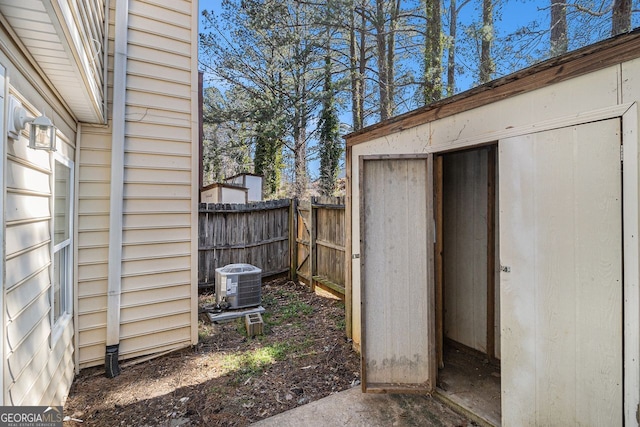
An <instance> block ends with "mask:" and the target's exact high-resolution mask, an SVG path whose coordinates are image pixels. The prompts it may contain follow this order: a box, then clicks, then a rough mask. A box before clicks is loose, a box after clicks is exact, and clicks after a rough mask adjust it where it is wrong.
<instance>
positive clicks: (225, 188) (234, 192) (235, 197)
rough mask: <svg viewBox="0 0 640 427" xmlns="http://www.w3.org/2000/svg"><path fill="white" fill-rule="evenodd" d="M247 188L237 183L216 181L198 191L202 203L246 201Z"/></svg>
mask: <svg viewBox="0 0 640 427" xmlns="http://www.w3.org/2000/svg"><path fill="white" fill-rule="evenodd" d="M248 194H249V189H248V188H246V187H240V186H238V185H232V184H224V183H221V182H216V183H213V184H209V185H207V186H205V187H203V188H202V190H201V191H200V202H202V203H248Z"/></svg>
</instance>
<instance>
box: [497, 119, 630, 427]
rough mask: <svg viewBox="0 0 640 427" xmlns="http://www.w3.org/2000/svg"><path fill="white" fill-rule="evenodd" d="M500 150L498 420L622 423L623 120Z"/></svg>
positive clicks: (505, 144)
mask: <svg viewBox="0 0 640 427" xmlns="http://www.w3.org/2000/svg"><path fill="white" fill-rule="evenodd" d="M499 152H500V155H499V168H500V169H499V175H500V178H499V183H500V190H499V191H500V193H499V195H500V199H499V200H500V201H499V204H500V260H501V264H502V266H501V270H502V271H501V273H500V280H501V294H500V298H501V308H500V311H501V330H502V424H503V425H594V426H596V425H622V423H623V421H622V414H623V407H622V374H623V373H622V362H623V361H622V233H621V231H622V222H621V215H622V213H621V208H622V204H621V163H620V121H619V120H618V119H611V120H606V121H600V122H595V123H589V124H584V125H580V126H575V127H568V128H563V129H558V130H552V131H547V132H541V133H537V134H532V135H527V136H523V137H516V138H509V139H506V140H502V141H500V142H499ZM505 270H510V271H505Z"/></svg>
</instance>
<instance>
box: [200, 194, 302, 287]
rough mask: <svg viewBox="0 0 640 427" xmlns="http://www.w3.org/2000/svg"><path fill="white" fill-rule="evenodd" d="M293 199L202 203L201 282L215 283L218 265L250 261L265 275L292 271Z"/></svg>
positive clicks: (203, 283) (205, 284)
mask: <svg viewBox="0 0 640 427" xmlns="http://www.w3.org/2000/svg"><path fill="white" fill-rule="evenodd" d="M290 206H291V201H290V200H275V201H269V202H258V203H249V204H224V203H209V204H206V203H201V204H200V213H199V215H200V217H199V220H198V227H199V238H198V285H199V286H200V287H208V286H213V285H214V283H215V273H216V268H219V267H224V266H225V265H228V264H238V263H246V264H251V265H254V266H256V267H259V268H261V269H262V276H263V277H266V276H273V275H276V274H281V273H285V272H287V273H288V272H289V271H290V265H291V263H290V260H291V254H290V250H289V238H290V237H289V235H290V231H289V230H290V226H289V224H290V218H289V216H290Z"/></svg>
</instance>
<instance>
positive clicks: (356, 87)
mask: <svg viewBox="0 0 640 427" xmlns="http://www.w3.org/2000/svg"><path fill="white" fill-rule="evenodd" d="M349 26H350V27H349V67H350V68H351V120H352V122H353V130H354V131H358V130H360V129H362V111H361V110H360V108H359V107H360V102H359V100H358V96H359V94H360V79H359V76H358V56H357V49H358V43H357V40H356V5H355V2H354V3H352V4H351V20H350V22H349Z"/></svg>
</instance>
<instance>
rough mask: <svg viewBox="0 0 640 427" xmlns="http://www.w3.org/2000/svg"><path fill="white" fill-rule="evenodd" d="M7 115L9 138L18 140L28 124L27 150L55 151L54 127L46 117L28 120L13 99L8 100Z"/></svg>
mask: <svg viewBox="0 0 640 427" xmlns="http://www.w3.org/2000/svg"><path fill="white" fill-rule="evenodd" d="M9 114H10V117H9V126H8V131H7V133H8V136H9V138H12V139H19V138H20V131H21V130H22V129H24V128H25V127H26V125H27V124H29V148H31V149H34V150H46V151H56V127H55V126H54V125H53V123H52V122H51V120H50V119H49V118H48V117H47V116H45V115H44V114H43V115H42V116H39V117H36V118H28V117H27V112H26V110H25V109H24V108H22V105H21V104H20V102H19V101H18V100H16V99H15V98H13V97H12V98H10V103H9Z"/></svg>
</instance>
